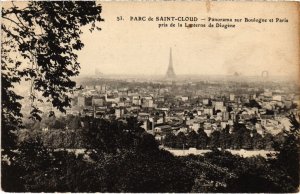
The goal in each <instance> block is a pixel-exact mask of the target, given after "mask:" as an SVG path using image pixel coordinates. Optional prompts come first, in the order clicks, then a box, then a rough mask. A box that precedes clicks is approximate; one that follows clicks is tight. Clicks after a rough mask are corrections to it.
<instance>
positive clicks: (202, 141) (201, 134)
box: [197, 128, 208, 149]
mask: <svg viewBox="0 0 300 194" xmlns="http://www.w3.org/2000/svg"><path fill="white" fill-rule="evenodd" d="M207 143H208V137H207V134H206V133H205V131H204V129H202V128H199V130H198V143H197V144H198V146H197V148H200V149H205V148H206V147H207Z"/></svg>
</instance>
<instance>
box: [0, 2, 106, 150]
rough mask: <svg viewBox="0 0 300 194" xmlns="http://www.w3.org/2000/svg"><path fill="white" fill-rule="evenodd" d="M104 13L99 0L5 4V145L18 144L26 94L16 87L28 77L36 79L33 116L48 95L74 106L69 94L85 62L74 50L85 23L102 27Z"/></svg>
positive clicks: (49, 99) (58, 102)
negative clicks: (19, 92) (16, 131)
mask: <svg viewBox="0 0 300 194" xmlns="http://www.w3.org/2000/svg"><path fill="white" fill-rule="evenodd" d="M10 3H11V5H10ZM100 13H101V6H99V5H96V2H94V1H88V2H79V1H76V2H75V1H68V2H47V1H32V2H26V3H23V4H15V3H13V2H7V3H5V5H4V6H3V7H2V21H3V22H2V23H1V29H2V30H1V43H2V47H1V81H2V113H1V114H2V115H1V116H2V140H3V141H2V148H4V147H5V148H8V149H9V148H10V147H12V146H13V144H14V139H13V138H14V137H13V131H14V130H16V129H17V128H18V127H20V126H21V117H22V114H21V113H20V111H21V108H22V105H21V103H20V102H19V100H21V99H22V98H23V97H22V96H21V95H19V94H17V93H16V92H15V91H14V89H13V88H14V85H15V84H17V83H20V81H21V80H22V79H25V81H30V84H31V90H30V100H31V111H30V113H31V118H33V119H38V120H41V116H40V114H41V111H40V110H39V108H38V106H37V105H38V103H42V102H44V101H46V102H51V103H52V105H53V106H54V107H56V108H57V109H58V110H60V111H62V112H64V111H65V108H66V107H68V106H70V102H71V98H70V95H69V94H70V93H73V92H74V91H75V90H77V89H78V88H77V87H76V83H75V82H74V81H72V80H71V77H73V76H77V75H78V74H79V68H80V64H79V63H78V62H77V55H76V54H75V53H74V51H75V50H80V49H82V48H83V46H84V45H83V43H82V42H81V41H80V34H81V33H82V31H81V27H82V26H85V25H88V24H91V28H90V30H91V31H93V30H94V29H95V28H97V29H99V30H100V28H98V27H96V24H95V23H96V22H97V21H103V19H102V18H101V16H100ZM38 94H39V95H40V96H42V97H43V99H42V98H39V95H38ZM9 141H11V142H9Z"/></svg>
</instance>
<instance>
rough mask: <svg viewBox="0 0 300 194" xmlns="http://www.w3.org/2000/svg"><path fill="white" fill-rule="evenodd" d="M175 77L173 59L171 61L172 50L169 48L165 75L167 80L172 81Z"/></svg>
mask: <svg viewBox="0 0 300 194" xmlns="http://www.w3.org/2000/svg"><path fill="white" fill-rule="evenodd" d="M175 77H176V75H175V73H174V69H173V59H172V48H170V59H169V67H168V70H167V73H166V78H167V79H174V78H175Z"/></svg>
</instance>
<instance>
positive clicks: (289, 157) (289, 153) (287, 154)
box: [274, 114, 300, 192]
mask: <svg viewBox="0 0 300 194" xmlns="http://www.w3.org/2000/svg"><path fill="white" fill-rule="evenodd" d="M288 118H289V119H290V123H291V127H290V129H289V130H285V131H284V133H285V139H284V142H283V144H278V143H276V142H275V144H274V149H275V150H277V151H279V153H278V154H277V160H275V167H278V168H279V169H284V170H285V171H286V172H287V174H288V175H289V176H290V177H291V178H292V185H293V187H294V190H291V191H289V192H296V191H297V189H298V187H299V130H300V124H299V121H298V120H297V119H296V116H295V115H294V114H291V115H289V116H288Z"/></svg>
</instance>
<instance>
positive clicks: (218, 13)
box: [79, 2, 299, 77]
mask: <svg viewBox="0 0 300 194" xmlns="http://www.w3.org/2000/svg"><path fill="white" fill-rule="evenodd" d="M101 4H102V6H103V7H102V8H103V13H102V17H103V18H104V19H105V22H102V23H98V26H100V27H101V28H102V31H94V32H93V33H90V32H89V31H88V30H87V29H85V30H84V34H83V35H82V40H83V42H84V43H85V47H84V48H83V50H82V51H80V52H79V61H80V62H81V66H82V71H81V73H82V74H89V73H92V74H94V71H95V68H98V69H99V71H101V72H102V73H104V74H147V75H153V74H159V75H163V74H165V72H166V70H167V67H168V61H169V48H170V47H172V48H173V64H174V70H175V73H176V74H224V75H227V74H233V73H234V72H239V73H241V74H243V75H260V74H261V72H262V71H264V70H267V71H269V73H270V75H289V76H292V77H295V76H297V75H298V73H299V68H298V67H299V50H298V46H299V40H298V33H297V25H298V21H297V18H296V17H295V16H297V7H296V6H295V5H296V4H295V3H294V4H293V3H287V4H283V3H271V2H268V3H259V2H256V3H255V2H251V4H250V3H246V2H240V3H237V2H235V3H231V2H227V3H225V2H220V3H216V2H213V3H211V6H210V7H207V4H206V3H205V2H193V3H191V2H190V3H189V2H177V3H176V2H168V3H166V2H165V3H162V2H160V3H158V2H156V3H155V2H152V3H137V2H136V3H126V2H114V3H113V2H103V3H101ZM117 16H122V17H123V18H124V20H125V21H119V22H118V21H117V19H116V18H117ZM130 16H146V17H147V18H148V17H149V16H152V17H156V16H175V17H178V16H184V17H187V16H188V17H198V18H207V17H215V18H243V20H244V18H245V17H248V18H254V17H255V18H266V19H270V18H287V19H288V20H289V22H288V23H275V22H274V23H266V24H259V23H236V28H234V29H233V28H230V29H223V28H177V27H176V28H161V29H159V28H158V24H159V23H163V22H156V21H154V22H132V21H131V22H130V21H129V17H130ZM168 23H170V22H168ZM175 23H176V24H177V22H175ZM183 23H184V22H183ZM197 23H200V22H197ZM202 23H203V22H202ZM204 23H206V24H207V23H208V22H204Z"/></svg>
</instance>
